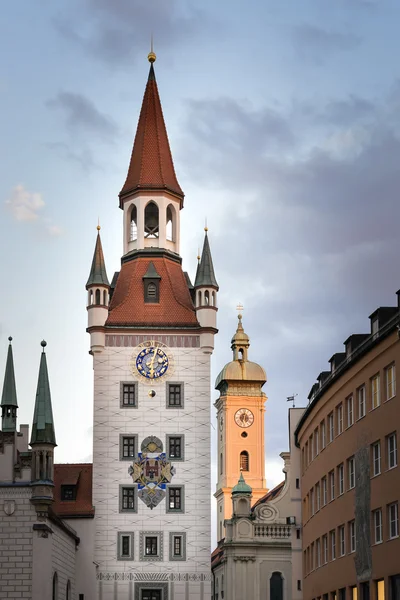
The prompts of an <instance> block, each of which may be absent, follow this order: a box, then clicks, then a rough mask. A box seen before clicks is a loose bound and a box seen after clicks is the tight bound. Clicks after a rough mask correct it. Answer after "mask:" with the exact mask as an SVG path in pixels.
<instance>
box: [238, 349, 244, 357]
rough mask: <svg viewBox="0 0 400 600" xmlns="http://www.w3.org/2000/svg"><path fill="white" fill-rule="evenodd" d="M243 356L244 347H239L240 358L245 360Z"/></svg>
mask: <svg viewBox="0 0 400 600" xmlns="http://www.w3.org/2000/svg"><path fill="white" fill-rule="evenodd" d="M243 357H244V352H243V348H239V360H243Z"/></svg>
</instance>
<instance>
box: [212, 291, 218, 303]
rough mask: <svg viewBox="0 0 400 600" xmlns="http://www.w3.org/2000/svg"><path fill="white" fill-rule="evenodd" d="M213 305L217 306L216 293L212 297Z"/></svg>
mask: <svg viewBox="0 0 400 600" xmlns="http://www.w3.org/2000/svg"><path fill="white" fill-rule="evenodd" d="M211 304H212V306H217V302H216V295H215V292H213V293H212V295H211Z"/></svg>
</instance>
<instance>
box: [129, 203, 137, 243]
mask: <svg viewBox="0 0 400 600" xmlns="http://www.w3.org/2000/svg"><path fill="white" fill-rule="evenodd" d="M129 239H130V241H131V242H133V241H134V240H136V239H137V208H136V206H135V205H134V204H133V206H132V210H131V222H130V232H129Z"/></svg>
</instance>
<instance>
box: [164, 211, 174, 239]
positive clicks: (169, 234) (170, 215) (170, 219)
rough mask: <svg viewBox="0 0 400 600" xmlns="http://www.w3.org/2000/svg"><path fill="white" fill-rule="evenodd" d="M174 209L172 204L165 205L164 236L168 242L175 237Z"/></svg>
mask: <svg viewBox="0 0 400 600" xmlns="http://www.w3.org/2000/svg"><path fill="white" fill-rule="evenodd" d="M175 219H176V217H175V209H174V208H173V206H172V204H169V205H168V206H167V219H166V220H167V229H166V238H167V241H168V242H175V237H176V233H175V232H176V222H175Z"/></svg>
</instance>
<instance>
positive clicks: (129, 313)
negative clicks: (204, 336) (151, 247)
mask: <svg viewBox="0 0 400 600" xmlns="http://www.w3.org/2000/svg"><path fill="white" fill-rule="evenodd" d="M150 263H153V266H154V268H155V270H156V271H157V273H158V275H159V276H160V278H161V279H160V301H159V302H157V303H154V304H153V303H146V302H144V284H143V276H144V275H145V274H146V272H147V269H148V268H149V264H150ZM160 325H162V326H163V327H171V328H175V327H176V328H179V327H185V328H186V327H194V328H197V327H199V323H198V321H197V318H196V312H195V309H194V306H193V302H192V299H191V297H190V292H189V288H188V284H187V281H186V278H185V275H184V273H183V271H182V267H181V265H180V264H179V263H178V262H175V261H174V260H170V259H168V258H166V257H165V256H154V257H151V258H145V257H137V258H135V260H131V261H129V262H125V263H123V265H122V268H121V272H120V274H119V276H118V279H117V285H116V287H115V291H114V294H113V297H112V300H111V303H110V308H109V313H108V319H107V321H106V326H109V327H112V326H119V327H121V326H127V327H134V326H138V327H143V326H148V327H159V326H160Z"/></svg>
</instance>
